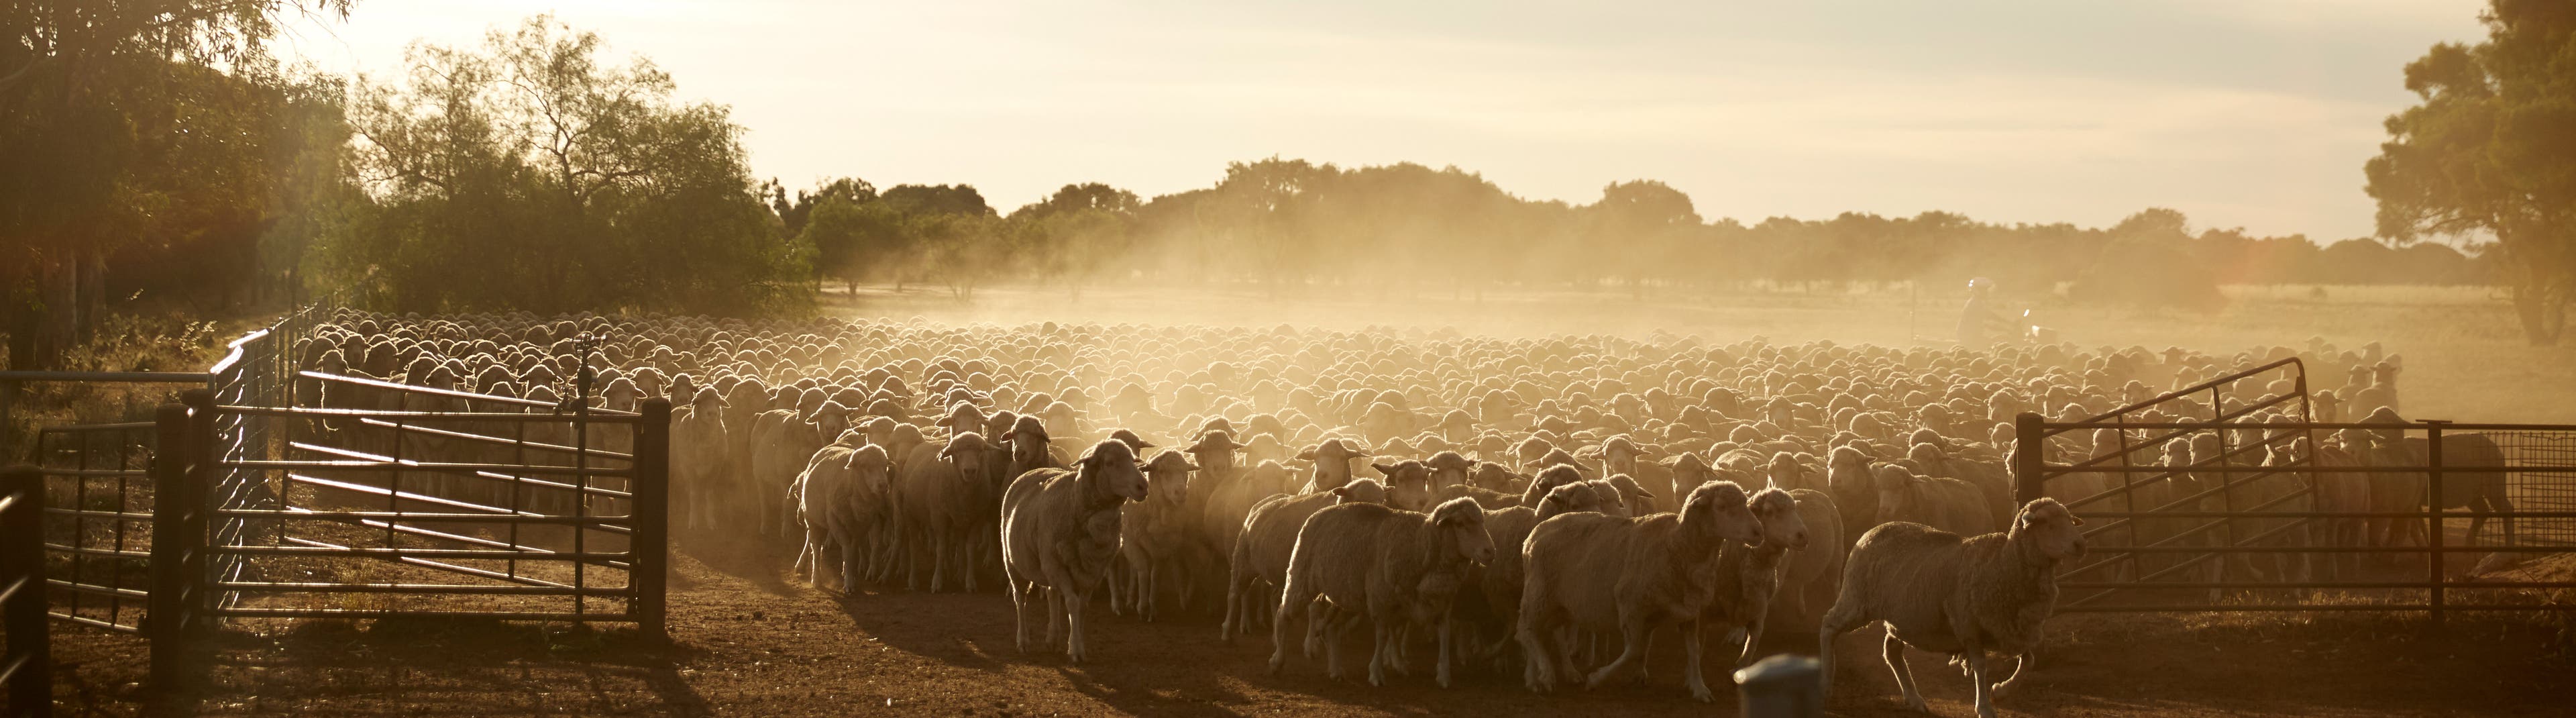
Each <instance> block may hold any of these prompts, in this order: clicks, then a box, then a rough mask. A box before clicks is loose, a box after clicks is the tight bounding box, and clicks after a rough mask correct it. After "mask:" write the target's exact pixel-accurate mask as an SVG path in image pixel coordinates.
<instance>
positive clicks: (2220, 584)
mask: <svg viewBox="0 0 2576 718" xmlns="http://www.w3.org/2000/svg"><path fill="white" fill-rule="evenodd" d="M2320 409H2321V407H2320V402H2319V401H2317V400H2316V399H2314V398H2312V397H2310V396H2309V394H2308V386H2307V379H2306V376H2305V371H2304V367H2303V366H2302V365H2301V363H2300V362H2299V360H2297V359H2295V358H2292V359H2284V360H2281V361H2278V362H2273V363H2270V364H2265V365H2262V366H2258V367H2253V368H2248V369H2244V370H2241V371H2237V372H2235V373H2232V374H2228V375H2226V376H2222V377H2218V378H2216V379H2212V380H2209V381H2206V382H2202V383H2200V384H2197V385H2193V386H2190V387H2185V388H2183V389H2179V390H2176V391H2173V392H2170V393H2167V394H2164V395H2162V396H2158V397H2154V398H2151V399H2147V400H2144V401H2140V402H2138V403H2135V404H2131V405H2129V406H2126V407H2122V408H2119V409H2116V410H2113V411H2110V412H2108V413H2104V414H2102V415H2099V416H2094V417H2089V418H2085V419H2082V420H2078V421H2049V420H2047V419H2046V418H2044V417H2041V416H2039V415H2037V414H2022V415H2021V416H2020V417H2018V420H2017V421H2016V422H2015V427H2014V428H2015V432H2014V433H2015V436H2016V442H2015V447H2016V448H2015V451H2014V454H2013V464H2014V475H2015V483H2016V488H2017V491H2018V493H2019V498H2020V500H2022V501H2029V500H2032V499H2037V498H2040V497H2042V496H2049V497H2055V498H2057V499H2058V500H2060V501H2062V502H2064V503H2065V504H2067V506H2068V507H2069V508H2071V509H2073V510H2074V512H2075V514H2076V515H2077V516H2079V517H2081V518H2084V519H2086V520H2087V522H2086V525H2085V527H2084V531H2085V537H2086V541H2087V545H2088V549H2089V554H2088V555H2087V556H2086V557H2085V558H2084V559H2083V560H2081V561H2078V562H2077V564H2076V565H2074V566H2071V567H2068V568H2066V569H2065V570H2063V571H2062V572H2061V574H2060V581H2059V584H2058V585H2059V587H2060V588H2061V589H2062V590H2063V591H2064V594H2063V595H2062V596H2061V598H2060V600H2059V604H2058V610H2060V611H2068V612H2120V611H2132V612H2193V611H2423V612H2427V613H2429V614H2430V615H2431V616H2432V617H2433V618H2434V619H2435V620H2436V621H2439V620H2440V619H2441V618H2442V616H2443V614H2444V613H2445V612H2447V611H2463V610H2475V611H2488V610H2498V611H2523V610H2569V609H2571V608H2576V602H2570V601H2568V600H2566V598H2565V597H2564V594H2565V592H2566V590H2567V589H2571V588H2576V582H2570V581H2563V580H2549V579H2535V578H2531V577H2526V576H2518V575H2516V573H2515V572H2514V571H2512V570H2510V569H2511V567H2512V566H2513V565H2515V564H2517V563H2523V562H2527V561H2528V560H2530V559H2533V558H2537V557H2540V556H2544V555H2548V554H2556V553H2564V552H2569V551H2576V426H2551V425H2522V424H2463V423H2452V422H2443V421H2414V422H2407V421H2398V422H2388V423H2352V422H2339V421H2332V420H2323V421H2321V420H2319V419H2320V418H2321V417H2319V416H2318V414H2319V412H2320Z"/></svg>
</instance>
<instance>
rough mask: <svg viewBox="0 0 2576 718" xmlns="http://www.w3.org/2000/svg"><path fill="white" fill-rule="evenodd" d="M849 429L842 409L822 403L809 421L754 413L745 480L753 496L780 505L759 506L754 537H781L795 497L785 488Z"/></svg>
mask: <svg viewBox="0 0 2576 718" xmlns="http://www.w3.org/2000/svg"><path fill="white" fill-rule="evenodd" d="M847 428H849V414H848V410H847V409H844V408H842V407H841V405H840V404H838V403H833V402H826V403H824V404H822V405H820V406H818V407H816V408H815V411H814V413H813V414H812V415H811V416H810V417H805V416H799V415H798V414H797V412H796V410H794V409H772V410H769V411H764V412H761V413H759V414H756V415H754V416H753V417H752V423H751V457H750V458H751V462H750V463H751V466H750V468H751V472H750V473H751V479H750V481H749V484H750V485H751V488H752V495H753V496H755V497H781V498H785V499H786V501H775V500H771V501H762V502H760V506H761V515H760V533H761V535H763V536H779V535H785V532H786V531H787V530H788V529H789V527H788V526H787V523H788V521H787V518H788V517H789V516H792V515H794V512H793V511H773V509H781V508H792V507H793V505H794V501H795V500H796V497H795V496H794V495H793V492H792V491H791V489H793V488H794V486H795V484H796V476H797V475H798V473H800V472H801V471H802V470H803V469H804V468H805V465H806V464H807V463H810V462H811V461H812V460H813V458H814V454H815V452H818V451H822V450H823V447H825V446H827V445H829V444H830V442H831V441H832V440H834V439H836V438H839V437H840V436H841V432H842V430H844V429H847Z"/></svg>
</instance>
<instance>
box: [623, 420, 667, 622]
mask: <svg viewBox="0 0 2576 718" xmlns="http://www.w3.org/2000/svg"><path fill="white" fill-rule="evenodd" d="M638 409H640V410H641V411H640V412H639V413H641V414H642V416H641V417H639V418H638V419H637V420H636V421H637V423H636V425H635V428H636V437H635V462H634V464H632V465H633V466H634V467H635V483H634V486H633V488H634V501H635V503H634V509H633V510H632V511H631V512H630V514H631V515H632V516H633V517H634V518H633V519H632V520H633V521H634V522H635V527H634V529H635V530H634V533H633V534H632V536H633V537H634V544H633V547H634V548H633V553H634V554H635V563H634V569H633V573H631V574H629V575H628V577H627V582H628V583H630V584H632V585H633V586H634V587H635V625H636V628H637V630H640V631H642V632H643V634H644V635H645V636H646V637H647V638H651V639H653V640H657V641H660V640H668V639H669V638H670V634H669V633H668V631H667V630H666V628H665V622H664V619H665V617H666V615H667V609H668V608H669V603H668V596H667V589H668V588H669V586H668V582H669V578H670V569H671V565H670V564H671V541H670V538H671V400H669V399H659V398H656V399H646V400H644V404H643V406H641V407H638Z"/></svg>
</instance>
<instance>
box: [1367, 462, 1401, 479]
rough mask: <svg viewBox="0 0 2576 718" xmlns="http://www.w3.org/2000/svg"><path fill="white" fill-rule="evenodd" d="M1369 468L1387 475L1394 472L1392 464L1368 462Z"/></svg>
mask: <svg viewBox="0 0 2576 718" xmlns="http://www.w3.org/2000/svg"><path fill="white" fill-rule="evenodd" d="M1369 468H1372V469H1376V470H1377V472H1378V473H1381V474H1385V475H1387V476H1394V475H1395V472H1396V466H1395V465H1394V464H1369Z"/></svg>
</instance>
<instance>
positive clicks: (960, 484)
mask: <svg viewBox="0 0 2576 718" xmlns="http://www.w3.org/2000/svg"><path fill="white" fill-rule="evenodd" d="M1122 446H1123V445H1122ZM999 453H1001V450H999V449H996V448H994V447H993V446H992V445H991V444H988V443H986V442H985V441H984V436H983V435H982V434H977V433H975V432H971V431H970V432H966V433H963V434H958V435H955V436H951V437H948V441H947V442H946V443H945V444H942V445H939V446H932V445H930V444H922V445H921V446H918V447H914V448H913V450H912V456H911V457H909V458H907V459H905V460H904V467H903V474H902V480H901V481H900V482H899V483H897V484H896V487H895V497H896V502H897V510H896V512H895V519H896V521H898V522H899V523H900V526H901V528H900V532H901V537H902V539H901V540H902V541H903V542H904V544H905V546H906V548H907V551H908V555H907V560H908V561H909V563H910V566H911V568H910V569H909V570H906V571H905V572H904V587H905V588H907V589H918V588H920V582H919V579H920V574H921V572H922V570H923V568H924V564H927V568H928V570H929V572H930V590H931V591H934V592H936V591H940V590H944V589H945V587H946V586H947V585H948V579H949V577H950V576H951V575H952V574H951V572H952V571H954V572H955V573H954V575H955V576H957V577H958V578H959V579H960V580H961V581H962V583H963V584H964V586H965V589H966V590H967V591H970V592H971V591H974V590H975V586H976V581H975V571H974V564H975V562H974V558H973V556H971V554H972V553H973V551H972V548H973V546H974V545H975V544H976V542H977V539H976V536H978V535H980V534H981V532H982V531H981V530H982V529H985V528H989V527H990V524H988V523H986V522H987V521H990V520H991V517H992V516H993V515H994V514H993V508H994V507H995V506H997V505H998V504H997V501H998V500H999V499H1000V494H999V492H997V491H995V489H997V488H999V486H997V481H996V478H997V474H998V473H999V472H998V471H997V469H998V468H999V466H998V463H999V461H1000V457H999V456H997V454H999ZM1002 480H1008V479H1007V477H1005V478H1003V479H1002Z"/></svg>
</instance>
